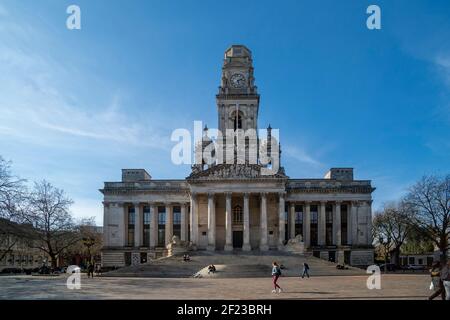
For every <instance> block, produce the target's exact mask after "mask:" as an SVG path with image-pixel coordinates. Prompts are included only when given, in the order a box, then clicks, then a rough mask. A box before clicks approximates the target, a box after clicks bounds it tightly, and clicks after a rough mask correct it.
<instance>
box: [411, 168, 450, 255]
mask: <svg viewBox="0 0 450 320" xmlns="http://www.w3.org/2000/svg"><path fill="white" fill-rule="evenodd" d="M406 201H407V202H408V204H409V205H410V206H411V207H412V208H414V210H415V219H414V220H413V221H414V224H415V225H416V227H417V228H418V229H419V230H421V233H422V235H423V236H424V237H425V238H428V239H429V240H431V241H433V242H434V243H435V245H436V246H437V247H438V248H439V251H440V252H441V259H442V260H444V261H445V260H446V259H447V251H448V247H449V234H450V175H447V176H443V177H439V176H424V177H422V179H421V180H419V181H418V182H417V183H416V184H415V185H413V186H412V187H411V188H410V189H409V193H408V195H407V197H406Z"/></svg>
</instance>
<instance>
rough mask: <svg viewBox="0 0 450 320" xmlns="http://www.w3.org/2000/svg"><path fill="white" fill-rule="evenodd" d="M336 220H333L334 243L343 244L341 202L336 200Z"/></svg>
mask: <svg viewBox="0 0 450 320" xmlns="http://www.w3.org/2000/svg"><path fill="white" fill-rule="evenodd" d="M333 211H334V220H333V234H334V245H336V246H338V247H339V246H340V245H341V202H340V201H336V202H335V203H334V210H333Z"/></svg>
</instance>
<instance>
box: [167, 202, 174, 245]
mask: <svg viewBox="0 0 450 320" xmlns="http://www.w3.org/2000/svg"><path fill="white" fill-rule="evenodd" d="M165 227H166V241H165V244H166V246H167V245H168V244H169V243H170V242H171V241H172V237H173V206H172V205H170V204H166V226H165Z"/></svg>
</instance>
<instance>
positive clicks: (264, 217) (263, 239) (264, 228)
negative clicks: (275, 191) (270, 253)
mask: <svg viewBox="0 0 450 320" xmlns="http://www.w3.org/2000/svg"><path fill="white" fill-rule="evenodd" d="M260 220H261V222H260V227H261V230H260V233H261V234H260V243H259V250H261V251H267V250H269V245H268V240H267V194H266V193H261V219H260Z"/></svg>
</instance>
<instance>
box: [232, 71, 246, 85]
mask: <svg viewBox="0 0 450 320" xmlns="http://www.w3.org/2000/svg"><path fill="white" fill-rule="evenodd" d="M230 82H231V86H233V87H234V88H243V87H245V77H244V75H242V74H241V73H235V74H233V75H232V76H231V78H230Z"/></svg>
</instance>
